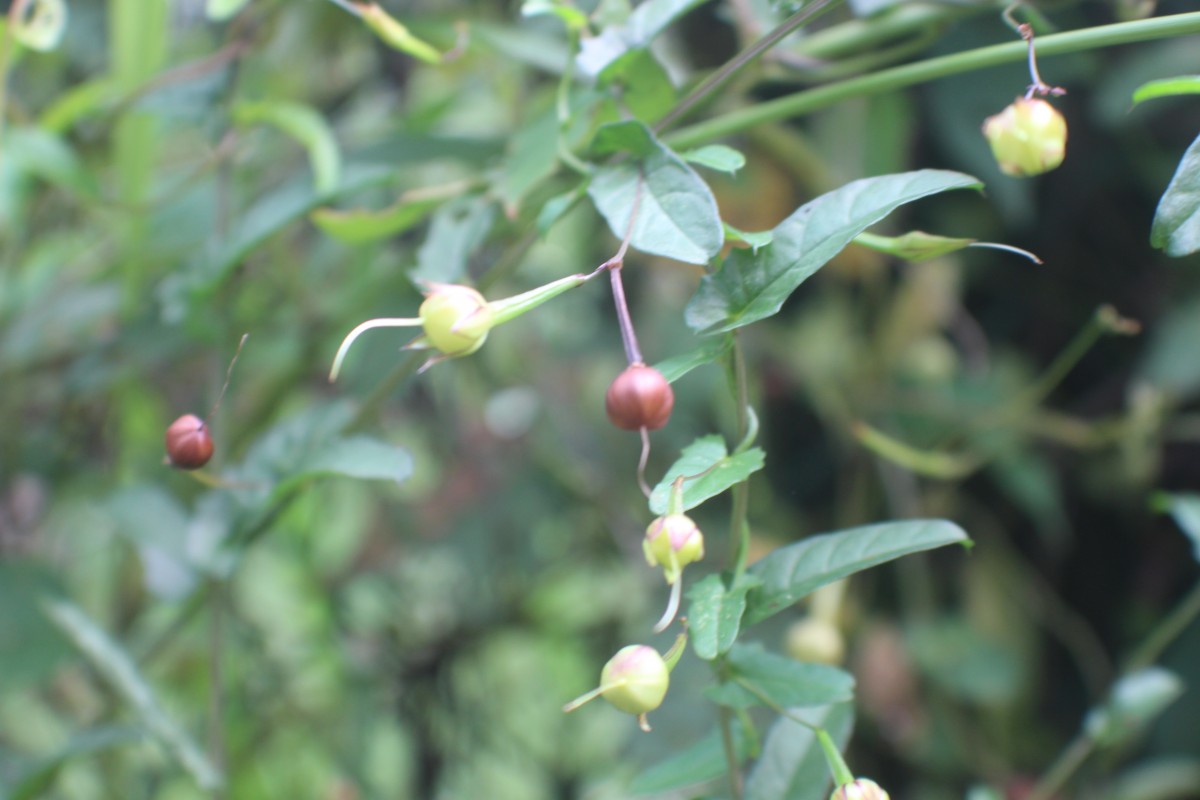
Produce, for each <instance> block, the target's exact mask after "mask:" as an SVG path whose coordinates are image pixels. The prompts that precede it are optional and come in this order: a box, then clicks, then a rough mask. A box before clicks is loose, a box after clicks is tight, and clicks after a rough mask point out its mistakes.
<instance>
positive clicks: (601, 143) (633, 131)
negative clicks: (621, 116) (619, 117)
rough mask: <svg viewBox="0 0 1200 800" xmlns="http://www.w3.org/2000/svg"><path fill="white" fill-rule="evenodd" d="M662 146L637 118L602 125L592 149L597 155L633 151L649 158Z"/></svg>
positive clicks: (636, 154) (593, 141) (634, 153)
mask: <svg viewBox="0 0 1200 800" xmlns="http://www.w3.org/2000/svg"><path fill="white" fill-rule="evenodd" d="M661 147H662V145H660V144H659V143H658V141H656V140H655V138H654V134H652V133H651V132H650V129H649V128H647V127H646V126H645V125H643V124H642V123H640V122H638V121H636V120H625V121H623V122H610V123H608V124H606V125H601V126H600V127H599V128H598V129H597V130H596V136H595V137H594V138H593V139H592V146H591V151H592V154H593V155H597V156H606V155H611V154H613V153H632V154H633V155H635V156H638V157H640V158H647V157H649V156H652V155H654V154H655V153H657V152H658V151H659V150H660V149H661Z"/></svg>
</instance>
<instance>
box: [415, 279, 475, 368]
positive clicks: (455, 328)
mask: <svg viewBox="0 0 1200 800" xmlns="http://www.w3.org/2000/svg"><path fill="white" fill-rule="evenodd" d="M418 313H419V316H420V317H421V326H422V327H423V328H424V329H425V336H426V338H427V339H429V343H430V344H432V345H433V346H434V347H436V348H437V349H438V350H440V351H441V352H442V353H443V354H445V355H448V356H465V355H470V354H471V353H474V352H475V351H476V350H478V349H479V348H480V347H483V343H484V341H485V340H486V339H487V335H488V331H489V330H491V328H492V317H493V316H494V314H493V312H492V307H491V306H490V305H488V302H487V300H485V299H484V298H483V295H481V294H480V293H479V292H477V291H475V290H474V289H472V288H471V287H469V286H456V285H439V286H437V287H436V288H434V289H433V291H431V292H430V293H429V295H428V296H427V297H426V298H425V302H423V303H421V309H420V311H419V312H418Z"/></svg>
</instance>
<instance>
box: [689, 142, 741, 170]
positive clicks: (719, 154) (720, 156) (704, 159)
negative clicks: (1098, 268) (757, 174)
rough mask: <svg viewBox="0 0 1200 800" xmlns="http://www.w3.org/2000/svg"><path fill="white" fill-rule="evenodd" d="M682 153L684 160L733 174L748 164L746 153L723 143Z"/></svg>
mask: <svg viewBox="0 0 1200 800" xmlns="http://www.w3.org/2000/svg"><path fill="white" fill-rule="evenodd" d="M680 155H682V156H683V160H684V161H688V162H690V163H692V164H697V165H699V166H701V167H708V168H709V169H713V170H716V171H717V172H727V173H729V174H730V175H733V174H734V173H736V172H737V171H738V170H739V169H741V168H742V167H744V166H746V157H745V156H744V155H742V154H741V153H739V152H738V151H737V150H734V149H733V148H732V147H727V146H726V145H723V144H710V145H708V146H707V147H700V148H697V149H696V150H688V151H686V152H684V153H680Z"/></svg>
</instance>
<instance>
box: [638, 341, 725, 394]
mask: <svg viewBox="0 0 1200 800" xmlns="http://www.w3.org/2000/svg"><path fill="white" fill-rule="evenodd" d="M731 347H733V337H732V336H710V337H708V338H706V339H704V340H703V343H702V344H701V345H700V346H699V347H697V348H696V349H695V350H689V351H688V352H686V353H681V354H680V355H677V356H671V357H670V358H665V359H663V360H662V361H660V362H658V363H657V364H655V365H654V368H655V369H656V370H658V371H659V372H661V373H662V376H663V377H664V378H666V379H667V382H668V383H674V382H675V381H677V380H679V379H680V378H682V377H683V376H684V375H687V374H688V373H689V372H691V371H692V370H694V369H695V368H696V367H702V366H704V365H705V364H711V363H712V362H714V361H716V360H717V359H719V358H722V357H724V355H725V354H726V353H728V352H729V349H730V348H731Z"/></svg>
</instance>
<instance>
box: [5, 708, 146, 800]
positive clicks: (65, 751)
mask: <svg viewBox="0 0 1200 800" xmlns="http://www.w3.org/2000/svg"><path fill="white" fill-rule="evenodd" d="M145 738H146V734H145V733H144V732H143V731H142V730H141V729H140V728H124V727H116V726H107V727H101V728H92V729H91V730H85V731H82V732H80V733H76V734H74V735H73V736H71V738H70V739H68V740H67V743H66V744H65V745H63V746H62V747H61V748H60V749H59V750H58V751H56V752H55V753H54V754H53V755H51V756H49V757H47V758H44V759H42V760H41V761H39V762H38V763H37V764H35V765H34V766H33V767H31V768H30V769H28V770H25V771H23V772H22V773H21V774H20V775H19V776H18V777H17V779H16V780H15V781H14V782H13V783H12V785H11V786H10V787H9V789H8V795H7V800H36V799H37V798H39V797H46V796H47V794H46V793H47V792H49V790H50V789H51V788H52V787H53V786H54V782H55V780H57V779H58V773H59V772H60V771H61V770H62V768H63V767H65V766H66V765H67V764H69V763H70V762H71V761H73V760H75V759H76V758H82V757H86V756H92V755H94V754H96V753H100V752H103V751H105V750H111V749H113V748H117V747H122V746H124V745H134V744H140V743H142V742H143V741H145ZM2 792H3V788H2V787H0V797H4V795H3V794H2Z"/></svg>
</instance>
